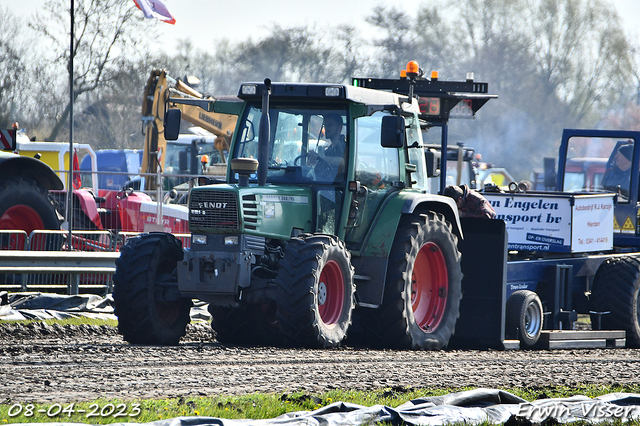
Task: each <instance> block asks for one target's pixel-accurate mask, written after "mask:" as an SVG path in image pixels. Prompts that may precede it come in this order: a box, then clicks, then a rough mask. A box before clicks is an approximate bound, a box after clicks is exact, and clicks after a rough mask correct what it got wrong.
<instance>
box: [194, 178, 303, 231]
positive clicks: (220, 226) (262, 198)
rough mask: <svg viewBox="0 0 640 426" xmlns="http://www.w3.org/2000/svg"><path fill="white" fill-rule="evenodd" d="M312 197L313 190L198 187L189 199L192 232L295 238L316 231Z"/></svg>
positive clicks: (281, 187)
mask: <svg viewBox="0 0 640 426" xmlns="http://www.w3.org/2000/svg"><path fill="white" fill-rule="evenodd" d="M312 194H313V193H312V190H311V188H309V187H307V188H305V187H302V188H301V187H291V186H286V185H266V186H253V185H252V186H248V187H240V186H238V185H230V184H218V185H211V186H202V187H196V188H193V189H192V190H191V193H190V196H189V229H190V231H191V232H192V233H208V234H237V233H246V234H250V235H258V236H262V237H265V238H278V239H289V238H290V237H291V235H292V234H296V233H300V232H312V231H313V223H311V221H310V220H309V218H312V217H314V216H315V215H314V214H313V205H314V201H313V196H312Z"/></svg>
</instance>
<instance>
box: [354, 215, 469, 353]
mask: <svg viewBox="0 0 640 426" xmlns="http://www.w3.org/2000/svg"><path fill="white" fill-rule="evenodd" d="M461 298H462V270H461V266H460V252H459V251H458V248H457V237H456V236H455V235H454V234H453V232H452V231H451V226H450V224H448V223H447V222H446V221H445V219H444V216H442V215H439V214H434V213H429V214H426V215H412V216H408V217H405V218H403V219H401V221H400V224H399V226H398V229H397V231H396V237H395V239H394V242H393V245H392V247H391V251H390V257H389V264H388V267H387V276H386V280H385V289H384V296H383V301H382V306H381V307H380V308H378V309H368V308H364V309H361V311H360V319H361V326H362V328H363V330H364V337H365V339H366V340H367V341H368V342H369V344H371V345H372V346H376V347H385V348H400V349H409V348H412V349H442V348H444V347H445V346H446V345H447V344H448V343H449V339H450V338H451V336H452V335H453V333H454V330H455V325H456V322H457V320H458V317H459V315H460V300H461Z"/></svg>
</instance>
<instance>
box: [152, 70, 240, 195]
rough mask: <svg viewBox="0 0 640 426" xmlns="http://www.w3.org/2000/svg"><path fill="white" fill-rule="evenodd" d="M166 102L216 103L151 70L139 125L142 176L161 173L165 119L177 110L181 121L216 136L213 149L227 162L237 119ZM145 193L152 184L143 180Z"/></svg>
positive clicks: (164, 144)
mask: <svg viewBox="0 0 640 426" xmlns="http://www.w3.org/2000/svg"><path fill="white" fill-rule="evenodd" d="M169 98H193V99H207V100H210V101H215V98H212V97H205V96H204V95H202V94H201V93H199V92H198V91H197V90H195V89H193V88H192V87H190V86H189V85H188V84H186V83H185V82H183V81H181V80H179V79H178V80H175V79H173V78H171V77H170V76H169V75H168V74H167V71H166V70H164V69H153V70H152V71H151V73H150V75H149V79H148V80H147V84H146V86H145V89H144V99H143V102H142V122H143V128H144V136H145V143H144V155H143V158H142V172H143V173H157V172H158V167H159V168H160V170H161V171H162V170H164V166H165V159H166V152H167V141H166V140H165V138H164V117H165V113H166V111H167V110H168V109H180V110H181V113H182V118H183V119H185V120H187V121H188V122H189V123H191V124H193V125H195V126H198V127H201V128H203V129H205V130H206V131H208V132H210V133H212V134H213V135H215V137H216V138H215V141H214V147H215V148H216V149H217V150H218V151H219V152H220V158H221V159H222V161H223V162H226V158H225V154H224V153H225V152H228V150H229V141H230V140H231V135H232V133H233V131H234V130H235V127H236V122H237V118H238V117H237V116H235V115H228V114H221V113H217V112H207V111H204V110H203V109H202V108H198V107H196V106H192V105H176V104H173V103H172V102H170V100H169ZM146 182H147V183H146V186H147V188H146V189H148V190H152V189H155V180H154V179H146Z"/></svg>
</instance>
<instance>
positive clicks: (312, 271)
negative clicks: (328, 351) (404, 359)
mask: <svg viewBox="0 0 640 426" xmlns="http://www.w3.org/2000/svg"><path fill="white" fill-rule="evenodd" d="M353 274H354V269H353V266H352V265H351V254H350V253H349V251H348V250H347V248H346V246H345V243H344V242H343V241H342V240H340V239H339V238H338V237H335V236H332V235H311V234H302V235H300V236H297V237H294V238H292V239H291V240H290V241H289V244H288V245H287V246H286V247H285V249H284V256H283V258H282V259H281V260H280V264H279V266H278V276H277V278H276V284H277V296H276V297H277V299H276V305H277V311H276V319H277V322H278V326H279V328H280V332H281V333H282V335H283V336H284V338H285V342H286V344H290V345H293V346H302V347H313V348H318V347H319V348H334V347H337V346H339V345H340V343H341V342H342V341H343V340H344V339H345V337H346V335H347V331H348V329H349V326H350V325H351V315H352V312H353V309H354V307H355V298H354V294H355V284H354V281H353Z"/></svg>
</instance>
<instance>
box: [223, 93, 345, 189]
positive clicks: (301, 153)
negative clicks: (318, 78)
mask: <svg viewBox="0 0 640 426" xmlns="http://www.w3.org/2000/svg"><path fill="white" fill-rule="evenodd" d="M261 114H262V112H261V110H260V108H259V107H258V106H257V105H256V106H251V107H249V108H247V112H246V113H245V116H244V118H243V121H242V123H243V124H242V126H241V130H240V131H241V133H240V139H239V141H238V143H237V144H236V146H235V152H234V157H236V158H237V157H247V158H256V159H258V158H259V156H258V139H259V127H260V118H261ZM269 118H270V121H271V127H270V137H269V139H270V141H269V148H268V149H269V151H268V161H269V164H268V167H269V169H268V173H267V182H271V183H293V184H297V183H310V184H313V183H318V184H336V183H341V182H344V180H345V179H346V173H347V159H348V150H349V144H348V137H347V135H348V132H347V125H346V123H347V112H346V109H338V110H337V109H322V108H318V109H311V108H299V107H297V106H291V107H288V106H286V105H273V106H271V107H270V108H269Z"/></svg>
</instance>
